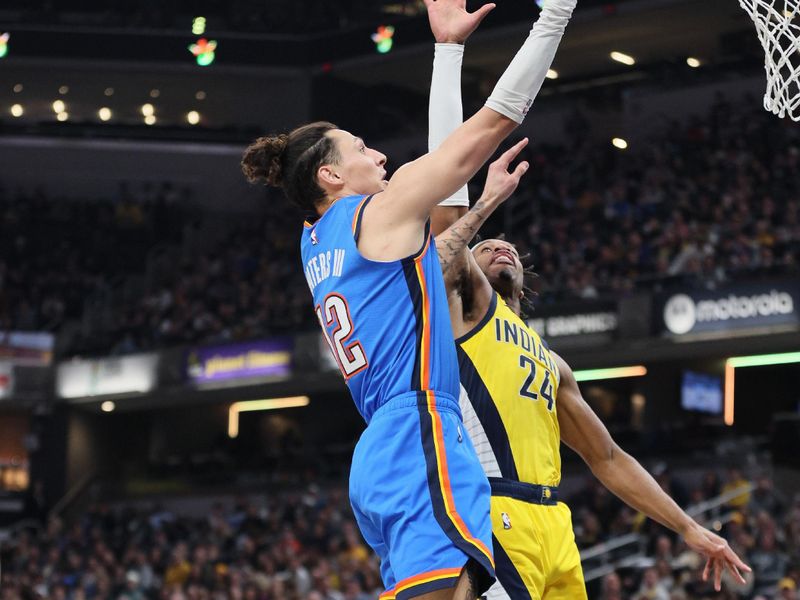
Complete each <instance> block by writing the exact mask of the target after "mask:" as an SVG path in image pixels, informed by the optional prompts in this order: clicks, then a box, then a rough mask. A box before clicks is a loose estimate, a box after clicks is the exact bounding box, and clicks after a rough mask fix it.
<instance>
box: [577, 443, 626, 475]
mask: <svg viewBox="0 0 800 600" xmlns="http://www.w3.org/2000/svg"><path fill="white" fill-rule="evenodd" d="M620 452H621V450H620V448H619V446H617V445H616V444H615V443H613V442H612V443H610V444H604V445H602V446H600V447H598V448H595V449H593V450H592V451H591V452H589V453H587V455H585V456H584V460H585V461H586V464H587V465H588V466H589V468H590V469H591V471H592V473H594V474H595V475H597V476H600V475H601V474H602V473H604V472H606V471H608V470H611V469H613V468H614V467H615V465H616V464H617V459H618V458H619V455H620Z"/></svg>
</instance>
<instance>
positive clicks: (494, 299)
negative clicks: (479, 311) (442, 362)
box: [456, 290, 497, 344]
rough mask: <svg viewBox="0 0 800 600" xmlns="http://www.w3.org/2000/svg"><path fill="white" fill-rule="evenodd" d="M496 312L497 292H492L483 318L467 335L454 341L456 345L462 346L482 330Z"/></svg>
mask: <svg viewBox="0 0 800 600" xmlns="http://www.w3.org/2000/svg"><path fill="white" fill-rule="evenodd" d="M496 310H497V292H495V291H494V290H492V299H491V300H490V301H489V308H488V309H487V310H486V314H485V315H483V318H482V319H481V320H480V321H478V323H477V325H475V327H473V328H472V329H470V330H469V331H468V332H467V333H465V334H464V335H462V336H461V337H460V338H458V339H457V340H456V344H463V343H464V342H466V341H467V340H468V339H470V338H471V337H472V336H474V335H475V334H476V333H478V332H479V331H480V330H481V329H483V327H484V326H485V325H486V324H487V323H488V322H489V321H490V320H491V319H492V317H493V316H494V313H495V311H496Z"/></svg>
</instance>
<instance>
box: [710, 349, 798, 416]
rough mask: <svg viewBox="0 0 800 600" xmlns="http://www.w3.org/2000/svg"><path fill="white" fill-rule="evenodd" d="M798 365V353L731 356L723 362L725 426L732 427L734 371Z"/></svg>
mask: <svg viewBox="0 0 800 600" xmlns="http://www.w3.org/2000/svg"><path fill="white" fill-rule="evenodd" d="M792 363H800V352H784V353H781V354H753V355H750V356H732V357H731V358H729V359H728V360H726V361H725V409H724V412H723V418H724V419H725V425H733V417H734V394H735V391H734V388H735V386H736V369H742V368H744V367H765V366H769V365H788V364H792Z"/></svg>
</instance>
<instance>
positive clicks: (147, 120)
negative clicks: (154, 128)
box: [144, 115, 156, 125]
mask: <svg viewBox="0 0 800 600" xmlns="http://www.w3.org/2000/svg"><path fill="white" fill-rule="evenodd" d="M144 124H145V125H155V124H156V116H155V115H147V116H146V117H145V118H144Z"/></svg>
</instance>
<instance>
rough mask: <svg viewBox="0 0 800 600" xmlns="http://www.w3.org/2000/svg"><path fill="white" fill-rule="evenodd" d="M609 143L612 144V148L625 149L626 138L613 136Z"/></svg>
mask: <svg viewBox="0 0 800 600" xmlns="http://www.w3.org/2000/svg"><path fill="white" fill-rule="evenodd" d="M611 143H612V144H613V145H614V148H619V149H620V150H627V148H628V142H627V140H625V139H623V138H620V137H615V138H614V139H612V140H611Z"/></svg>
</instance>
